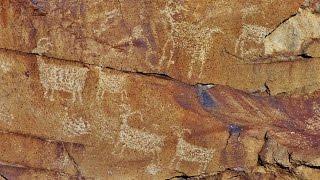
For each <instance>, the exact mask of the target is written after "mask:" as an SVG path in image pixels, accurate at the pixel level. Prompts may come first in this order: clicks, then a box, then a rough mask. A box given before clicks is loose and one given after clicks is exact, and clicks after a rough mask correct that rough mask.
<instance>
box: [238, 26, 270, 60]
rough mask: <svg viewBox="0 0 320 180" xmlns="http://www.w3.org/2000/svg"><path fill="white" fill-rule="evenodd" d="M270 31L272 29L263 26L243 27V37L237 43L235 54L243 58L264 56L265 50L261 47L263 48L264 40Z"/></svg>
mask: <svg viewBox="0 0 320 180" xmlns="http://www.w3.org/2000/svg"><path fill="white" fill-rule="evenodd" d="M270 31H271V29H269V28H266V27H262V26H257V25H253V24H245V25H243V27H242V32H241V35H240V36H239V38H238V39H237V41H236V45H235V53H236V54H239V55H240V57H242V58H246V57H252V56H257V55H259V53H260V54H263V50H264V49H263V48H261V47H260V48H259V46H262V47H263V43H264V38H265V37H266V36H267V35H268V33H269V32H270ZM260 51H261V52H260Z"/></svg>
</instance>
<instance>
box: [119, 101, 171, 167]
mask: <svg viewBox="0 0 320 180" xmlns="http://www.w3.org/2000/svg"><path fill="white" fill-rule="evenodd" d="M122 107H123V108H124V109H125V111H126V113H124V114H122V115H121V118H122V124H121V126H120V133H119V141H118V142H117V144H116V147H118V146H119V145H121V146H122V147H121V152H120V154H122V153H123V151H124V149H125V148H127V149H131V150H136V151H138V152H142V153H146V154H147V153H150V154H152V155H153V158H156V159H157V160H159V154H160V152H161V151H162V148H163V146H164V140H165V136H160V135H157V134H154V133H151V132H147V131H143V130H140V129H137V128H133V127H131V126H130V125H129V124H128V118H129V117H130V116H132V115H134V114H139V115H140V118H141V121H143V118H142V114H141V113H140V112H132V111H131V108H130V107H129V106H128V105H122ZM157 162H159V161H157Z"/></svg>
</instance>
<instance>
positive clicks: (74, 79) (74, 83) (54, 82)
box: [37, 56, 89, 103]
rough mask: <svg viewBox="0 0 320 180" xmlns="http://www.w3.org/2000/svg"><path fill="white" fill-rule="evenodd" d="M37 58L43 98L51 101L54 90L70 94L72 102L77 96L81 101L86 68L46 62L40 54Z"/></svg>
mask: <svg viewBox="0 0 320 180" xmlns="http://www.w3.org/2000/svg"><path fill="white" fill-rule="evenodd" d="M37 60H38V66H39V71H40V82H41V84H42V86H43V87H44V89H45V92H44V97H45V98H49V100H51V101H53V100H54V98H53V94H54V91H65V92H69V93H71V94H72V102H75V101H76V99H77V97H78V99H79V101H80V103H82V91H83V89H84V86H85V81H86V78H87V72H88V71H89V69H88V68H85V67H76V66H61V65H53V64H47V63H45V61H44V60H43V59H42V57H41V56H37Z"/></svg>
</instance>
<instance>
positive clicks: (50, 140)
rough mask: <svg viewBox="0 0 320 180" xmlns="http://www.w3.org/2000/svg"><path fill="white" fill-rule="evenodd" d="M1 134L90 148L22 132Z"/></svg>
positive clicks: (2, 132) (4, 132)
mask: <svg viewBox="0 0 320 180" xmlns="http://www.w3.org/2000/svg"><path fill="white" fill-rule="evenodd" d="M0 133H1V134H8V135H14V136H20V137H25V138H31V139H35V140H39V141H44V142H49V143H57V144H59V143H65V144H72V145H77V146H87V147H90V145H87V144H81V143H75V142H68V141H60V140H56V139H48V138H45V137H41V136H36V135H33V134H24V133H21V132H11V131H0Z"/></svg>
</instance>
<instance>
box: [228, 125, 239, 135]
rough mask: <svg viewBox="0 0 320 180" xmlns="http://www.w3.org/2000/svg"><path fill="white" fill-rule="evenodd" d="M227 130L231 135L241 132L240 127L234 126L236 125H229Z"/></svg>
mask: <svg viewBox="0 0 320 180" xmlns="http://www.w3.org/2000/svg"><path fill="white" fill-rule="evenodd" d="M228 129H229V134H230V135H232V134H239V133H240V132H241V130H242V129H241V127H240V126H238V125H236V124H230V125H229V126H228Z"/></svg>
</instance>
